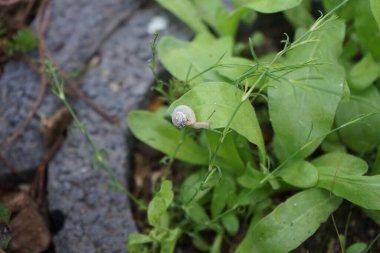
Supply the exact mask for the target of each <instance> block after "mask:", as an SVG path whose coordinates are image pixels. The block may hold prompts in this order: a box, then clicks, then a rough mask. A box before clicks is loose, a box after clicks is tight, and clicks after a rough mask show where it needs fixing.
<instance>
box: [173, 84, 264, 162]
mask: <svg viewBox="0 0 380 253" xmlns="http://www.w3.org/2000/svg"><path fill="white" fill-rule="evenodd" d="M242 96H243V92H242V91H241V90H240V89H238V88H236V87H235V86H233V85H231V84H228V83H223V82H206V83H202V84H198V85H197V86H196V87H194V88H193V89H191V90H190V91H189V92H187V93H186V94H184V95H183V96H182V97H181V98H179V99H178V100H176V101H175V102H174V103H172V104H171V105H170V107H169V112H170V113H171V112H172V111H173V110H174V108H175V107H176V106H178V105H188V106H190V107H191V108H192V109H193V110H194V112H195V115H196V116H197V120H198V121H209V123H210V127H211V128H212V129H217V128H223V127H226V126H227V125H228V123H229V122H230V120H231V118H232V117H233V115H234V112H235V111H236V110H237V109H238V110H237V111H236V114H235V116H234V118H233V119H232V122H231V124H230V128H232V129H233V130H235V131H236V132H237V133H239V134H240V135H242V136H244V137H245V138H246V139H247V140H249V141H250V142H251V143H254V144H256V145H257V146H258V148H259V151H260V155H261V158H262V159H264V160H265V146H264V140H263V136H262V133H261V129H260V126H259V123H258V121H257V118H256V113H255V111H254V109H253V107H252V105H251V104H250V102H249V101H247V100H246V101H245V102H244V103H241V98H242ZM239 106H240V107H239Z"/></svg>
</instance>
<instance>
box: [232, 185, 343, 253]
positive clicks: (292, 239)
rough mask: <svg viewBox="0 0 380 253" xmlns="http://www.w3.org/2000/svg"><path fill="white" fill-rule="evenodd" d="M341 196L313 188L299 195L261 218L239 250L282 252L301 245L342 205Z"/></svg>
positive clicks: (238, 252)
mask: <svg viewBox="0 0 380 253" xmlns="http://www.w3.org/2000/svg"><path fill="white" fill-rule="evenodd" d="M340 203H341V199H340V198H337V197H335V196H331V195H330V194H329V193H328V192H327V191H324V190H321V189H316V188H312V189H309V190H305V191H302V192H299V193H297V194H295V195H294V196H293V197H291V198H289V199H288V200H286V201H285V202H284V203H282V204H280V205H279V206H277V207H276V209H274V210H273V211H272V212H271V213H270V214H269V215H267V216H266V217H264V218H263V219H261V220H260V221H259V222H258V223H257V224H256V225H255V226H254V227H253V228H252V230H250V231H249V232H248V233H247V234H246V236H245V238H244V239H243V241H242V242H241V243H240V245H239V246H238V248H237V250H236V253H246V252H260V253H273V252H276V253H282V252H284V253H285V252H289V251H291V250H293V249H295V248H296V247H298V246H299V245H300V244H301V243H302V242H304V241H305V240H306V239H307V238H308V237H310V236H311V235H312V234H313V233H314V232H315V231H316V230H317V229H318V227H319V226H320V224H321V223H322V222H325V221H326V220H327V219H328V217H329V216H330V214H331V213H332V212H333V211H334V210H336V209H337V208H338V206H339V205H340Z"/></svg>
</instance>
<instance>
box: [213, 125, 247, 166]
mask: <svg viewBox="0 0 380 253" xmlns="http://www.w3.org/2000/svg"><path fill="white" fill-rule="evenodd" d="M206 136H207V141H208V146H209V147H210V148H211V150H215V148H216V146H217V145H218V142H219V138H220V134H218V133H215V132H211V131H208V132H207V133H206ZM218 157H220V158H221V161H220V163H221V164H226V167H228V168H230V171H231V172H232V173H240V172H242V171H243V169H244V163H243V161H242V160H241V158H240V155H239V152H238V150H237V148H236V145H235V143H234V139H233V134H231V133H230V134H228V135H227V136H226V137H225V138H224V141H223V144H222V145H221V146H220V149H219V152H218Z"/></svg>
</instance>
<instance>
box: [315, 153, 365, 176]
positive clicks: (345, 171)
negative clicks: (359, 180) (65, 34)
mask: <svg viewBox="0 0 380 253" xmlns="http://www.w3.org/2000/svg"><path fill="white" fill-rule="evenodd" d="M312 163H313V165H314V166H316V167H318V170H319V171H323V172H324V173H325V174H326V173H327V174H332V175H338V176H339V175H343V176H344V175H346V176H347V175H353V176H354V175H356V176H361V175H364V174H365V173H366V172H367V170H368V165H367V163H366V161H364V160H362V159H360V158H359V157H357V156H353V155H350V154H346V153H338V152H335V153H327V154H324V155H322V156H320V157H318V158H316V159H314V160H313V161H312Z"/></svg>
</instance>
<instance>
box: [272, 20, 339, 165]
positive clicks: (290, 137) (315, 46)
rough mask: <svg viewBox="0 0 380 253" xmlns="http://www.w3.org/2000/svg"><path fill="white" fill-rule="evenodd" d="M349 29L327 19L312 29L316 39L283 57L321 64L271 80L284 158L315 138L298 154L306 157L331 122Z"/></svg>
mask: <svg viewBox="0 0 380 253" xmlns="http://www.w3.org/2000/svg"><path fill="white" fill-rule="evenodd" d="M344 30H345V26H344V23H343V22H341V21H337V20H328V21H326V23H324V24H323V26H322V27H321V28H320V29H318V30H317V31H315V32H312V33H311V35H310V37H309V39H310V40H313V41H309V42H308V43H304V44H302V45H299V46H297V47H296V48H294V49H293V50H291V51H290V52H289V53H288V54H287V55H286V58H285V59H284V60H283V64H284V65H285V66H288V65H294V64H301V65H302V64H304V63H305V62H308V61H317V62H318V63H320V64H316V65H314V64H311V65H307V66H303V67H299V68H298V69H296V70H294V71H291V72H290V73H289V72H287V73H285V74H283V75H282V78H281V81H271V82H270V86H269V88H268V95H269V113H270V118H271V121H272V126H273V128H274V132H275V141H274V144H275V151H276V154H277V156H278V157H279V158H280V159H281V160H285V159H286V158H287V157H289V156H291V155H293V154H294V153H296V152H299V151H300V149H302V148H303V147H304V145H305V144H306V143H308V142H309V141H310V140H315V141H314V142H313V143H312V144H311V145H309V146H308V148H306V149H303V150H302V152H299V153H298V157H299V158H304V157H307V156H308V155H309V154H311V153H312V152H313V151H314V150H315V149H316V148H317V147H318V146H319V144H320V143H321V142H322V140H323V138H320V137H321V136H323V134H325V133H327V132H328V131H329V130H330V128H331V126H332V123H333V120H334V116H335V111H336V108H337V106H338V103H339V101H340V99H341V97H342V94H343V88H344V77H345V74H344V69H343V68H342V67H341V66H340V65H339V63H338V61H337V59H338V57H339V55H340V52H341V50H342V42H343V38H344ZM314 40H315V41H314ZM316 138H319V139H317V140H316Z"/></svg>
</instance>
